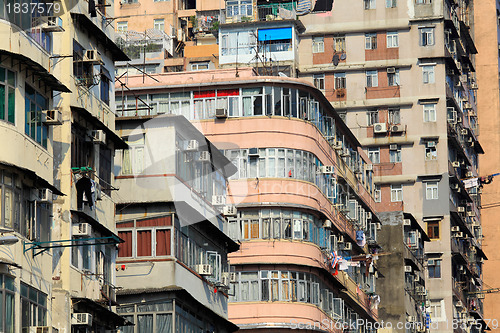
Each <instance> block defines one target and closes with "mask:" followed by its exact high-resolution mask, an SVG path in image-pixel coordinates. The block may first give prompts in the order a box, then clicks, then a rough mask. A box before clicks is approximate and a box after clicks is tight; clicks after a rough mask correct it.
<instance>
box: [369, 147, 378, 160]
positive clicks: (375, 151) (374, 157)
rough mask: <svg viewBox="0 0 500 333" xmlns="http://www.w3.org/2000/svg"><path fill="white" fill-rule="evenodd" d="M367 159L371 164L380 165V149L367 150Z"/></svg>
mask: <svg viewBox="0 0 500 333" xmlns="http://www.w3.org/2000/svg"><path fill="white" fill-rule="evenodd" d="M368 158H369V159H370V161H372V163H373V164H378V163H380V148H378V147H377V148H368Z"/></svg>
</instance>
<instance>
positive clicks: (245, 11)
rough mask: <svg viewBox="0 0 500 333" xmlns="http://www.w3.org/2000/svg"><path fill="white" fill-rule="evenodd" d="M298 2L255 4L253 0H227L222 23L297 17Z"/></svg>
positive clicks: (293, 18)
mask: <svg viewBox="0 0 500 333" xmlns="http://www.w3.org/2000/svg"><path fill="white" fill-rule="evenodd" d="M296 8H297V3H296V2H284V3H269V2H265V3H263V4H257V6H256V7H254V6H253V4H252V0H240V1H227V2H226V11H225V13H223V15H222V17H221V23H222V24H229V23H244V22H261V21H277V20H295V19H297V12H296Z"/></svg>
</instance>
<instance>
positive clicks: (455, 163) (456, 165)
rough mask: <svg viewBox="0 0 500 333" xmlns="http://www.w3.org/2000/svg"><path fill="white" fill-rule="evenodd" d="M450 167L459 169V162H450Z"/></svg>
mask: <svg viewBox="0 0 500 333" xmlns="http://www.w3.org/2000/svg"><path fill="white" fill-rule="evenodd" d="M451 165H452V166H453V167H454V168H460V162H459V161H453V162H451Z"/></svg>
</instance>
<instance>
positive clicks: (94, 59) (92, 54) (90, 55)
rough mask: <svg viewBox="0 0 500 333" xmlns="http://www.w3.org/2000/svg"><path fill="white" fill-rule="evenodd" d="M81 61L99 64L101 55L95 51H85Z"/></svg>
mask: <svg viewBox="0 0 500 333" xmlns="http://www.w3.org/2000/svg"><path fill="white" fill-rule="evenodd" d="M83 61H84V62H90V63H101V62H102V59H101V54H100V53H99V51H97V50H85V54H84V56H83Z"/></svg>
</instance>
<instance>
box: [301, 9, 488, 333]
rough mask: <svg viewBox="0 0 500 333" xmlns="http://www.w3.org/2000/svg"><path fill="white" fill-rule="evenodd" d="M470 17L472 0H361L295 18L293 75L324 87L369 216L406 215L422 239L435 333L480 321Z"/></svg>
mask: <svg viewBox="0 0 500 333" xmlns="http://www.w3.org/2000/svg"><path fill="white" fill-rule="evenodd" d="M352 13H355V14H352ZM473 13H474V11H473V2H472V1H420V0H417V1H410V2H403V1H377V0H365V1H360V2H358V3H352V2H342V1H340V2H336V3H335V6H334V9H333V10H332V11H331V12H329V13H327V14H325V13H318V14H310V15H305V16H303V17H301V18H300V20H301V21H302V23H303V24H304V26H305V27H306V32H305V33H304V34H302V35H301V39H300V45H299V57H300V65H299V76H301V77H304V78H306V77H307V78H308V79H309V80H310V82H314V83H315V85H316V86H317V87H318V88H320V89H322V90H323V91H324V93H325V96H326V97H327V98H328V99H329V101H331V103H332V105H333V106H334V107H335V108H336V111H337V112H339V113H341V114H342V116H343V117H344V119H346V123H347V125H348V126H349V128H350V129H351V130H352V131H353V133H354V134H355V135H356V137H357V138H358V139H359V141H360V142H361V144H362V145H363V147H364V150H365V151H366V153H367V154H368V156H369V157H370V159H371V161H372V162H373V163H374V183H375V191H376V200H377V202H378V203H377V205H376V207H377V210H378V211H381V212H397V211H399V212H402V213H403V214H399V216H400V217H404V215H405V214H411V215H412V216H414V217H415V219H416V220H417V221H418V222H419V223H420V224H421V225H422V227H423V229H424V230H425V231H426V233H427V235H428V237H429V238H430V242H427V243H426V244H425V252H426V260H427V261H426V266H427V277H426V284H425V287H426V288H427V290H428V301H425V302H423V304H424V306H423V308H424V312H426V313H428V314H429V315H430V323H429V326H430V327H429V328H430V329H431V330H438V331H443V332H444V331H452V330H453V327H451V326H450V324H449V323H451V322H452V321H453V320H459V321H460V322H461V323H466V322H467V320H469V322H478V323H480V324H481V325H482V328H483V329H484V326H485V325H484V321H483V318H484V316H483V311H482V310H483V305H482V300H481V299H480V298H481V295H480V294H476V293H477V292H478V291H479V290H480V289H481V286H482V261H483V259H486V256H485V255H484V252H483V251H482V246H481V243H482V237H481V236H482V234H481V222H480V213H479V207H480V199H479V196H480V189H479V187H478V186H477V184H476V183H474V182H471V183H469V182H464V180H466V179H474V177H477V176H478V173H477V170H478V154H481V153H483V150H482V148H481V145H480V144H479V142H478V141H477V135H478V123H477V108H476V96H477V91H476V89H477V85H476V82H475V67H474V64H475V59H474V54H475V53H477V50H476V46H475V44H474V39H473V36H474V17H473ZM311 52H312V53H313V54H312V57H310V56H308V55H309V54H310V53H311ZM464 184H465V185H464ZM398 223H400V224H403V225H404V220H403V221H400V222H398ZM438 266H439V267H438ZM438 268H439V270H437V269H438ZM436 271H438V272H439V274H437V273H436ZM382 273H383V272H382ZM410 274H413V272H411V273H410V272H409V271H408V272H407V273H406V275H410ZM414 278H415V277H413V279H414ZM401 292H402V291H401ZM405 292H406V293H408V291H405ZM384 301H387V298H385V299H382V303H381V306H382V307H383V306H384ZM388 301H389V302H391V300H388ZM391 305H392V304H391V303H389V304H387V306H391ZM410 310H413V309H411V308H407V309H406V311H407V312H406V315H407V316H408V317H411V316H413V315H412V313H410ZM464 325H465V326H467V327H469V326H471V325H467V324H464ZM472 330H473V331H474V330H479V326H473V328H472ZM399 331H402V330H399Z"/></svg>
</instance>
